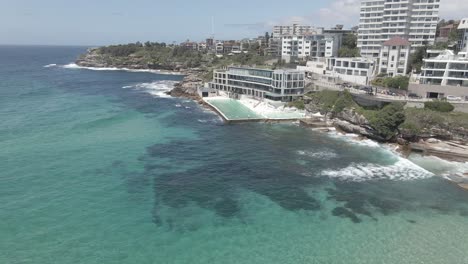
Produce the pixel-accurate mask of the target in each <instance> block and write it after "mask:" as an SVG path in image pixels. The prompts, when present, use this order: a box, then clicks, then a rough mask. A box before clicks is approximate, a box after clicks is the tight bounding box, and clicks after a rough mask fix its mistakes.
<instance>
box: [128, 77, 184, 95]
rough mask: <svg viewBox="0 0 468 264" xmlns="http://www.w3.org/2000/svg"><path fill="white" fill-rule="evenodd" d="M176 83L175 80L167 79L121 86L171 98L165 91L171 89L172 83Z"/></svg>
mask: <svg viewBox="0 0 468 264" xmlns="http://www.w3.org/2000/svg"><path fill="white" fill-rule="evenodd" d="M176 83H177V82H176V81H167V80H166V81H154V82H150V83H139V84H135V85H128V86H124V87H122V88H124V89H135V90H139V91H143V92H146V93H149V94H151V95H153V96H155V97H162V98H171V96H170V95H168V94H166V92H168V91H170V90H172V88H174V84H176Z"/></svg>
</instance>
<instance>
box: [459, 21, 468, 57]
mask: <svg viewBox="0 0 468 264" xmlns="http://www.w3.org/2000/svg"><path fill="white" fill-rule="evenodd" d="M467 47H468V18H464V19H462V20H461V21H460V24H459V25H458V50H461V51H463V50H466V49H467Z"/></svg>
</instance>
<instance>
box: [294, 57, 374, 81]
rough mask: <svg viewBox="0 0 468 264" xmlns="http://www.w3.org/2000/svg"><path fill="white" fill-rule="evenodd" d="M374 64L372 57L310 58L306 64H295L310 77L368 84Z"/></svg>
mask: <svg viewBox="0 0 468 264" xmlns="http://www.w3.org/2000/svg"><path fill="white" fill-rule="evenodd" d="M376 66H377V65H376V62H375V60H374V59H372V58H312V59H311V60H310V61H308V62H307V64H306V66H297V69H298V70H300V71H304V72H305V73H306V75H307V76H308V77H311V78H317V77H320V78H322V79H323V78H325V79H333V80H335V81H339V82H350V83H354V84H359V85H369V84H370V81H371V80H372V77H373V75H374V74H375V71H376Z"/></svg>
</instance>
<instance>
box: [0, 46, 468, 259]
mask: <svg viewBox="0 0 468 264" xmlns="http://www.w3.org/2000/svg"><path fill="white" fill-rule="evenodd" d="M84 51H85V48H79V47H78V48H74V47H53V48H52V47H0V58H1V63H0V76H1V78H0V120H1V126H0V161H1V162H0V201H1V203H0V219H1V221H0V263H8V264H10V263H34V264H36V263H61V264H63V263H447V264H452V263H468V254H467V250H466V249H467V248H468V236H466V234H467V233H468V204H467V201H468V193H467V192H465V191H462V190H461V189H459V188H458V187H457V186H455V185H453V184H451V183H449V182H447V181H445V180H443V179H442V178H441V177H438V176H437V175H432V174H431V173H429V172H428V171H426V170H424V169H422V168H420V167H418V166H416V165H414V164H412V163H411V162H409V161H406V160H403V159H401V158H399V157H397V156H395V155H394V154H392V153H391V152H390V151H388V150H386V149H383V148H381V147H379V146H378V145H375V144H371V143H370V142H368V141H364V142H353V141H350V140H344V139H342V138H340V137H335V136H327V135H323V134H320V133H317V132H314V131H311V130H307V129H304V128H301V127H298V126H296V125H293V124H282V125H269V124H242V125H232V126H231V125H224V124H223V123H222V121H221V120H220V119H219V118H218V117H217V116H216V115H215V114H213V113H211V112H208V111H206V110H204V109H202V108H200V107H199V106H198V105H197V104H195V103H193V102H190V101H186V100H183V99H172V98H161V97H160V96H159V95H161V94H162V93H161V91H163V90H164V89H167V87H168V86H170V84H171V81H177V80H180V77H178V76H168V75H157V74H151V73H130V72H121V71H90V70H85V69H67V68H63V67H61V65H65V64H68V63H70V62H71V61H73V60H74V58H75V57H76V56H77V55H78V54H79V53H81V52H84ZM48 64H57V66H51V67H47V68H45V67H43V66H44V65H48ZM123 87H125V89H122V88H123Z"/></svg>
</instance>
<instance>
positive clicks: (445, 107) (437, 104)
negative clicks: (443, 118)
mask: <svg viewBox="0 0 468 264" xmlns="http://www.w3.org/2000/svg"><path fill="white" fill-rule="evenodd" d="M424 108H425V109H429V110H433V111H436V112H443V113H448V112H452V111H453V110H454V109H455V107H454V106H453V105H452V104H451V103H449V102H445V101H432V102H425V103H424Z"/></svg>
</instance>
